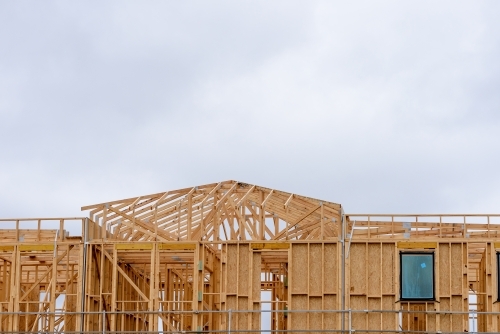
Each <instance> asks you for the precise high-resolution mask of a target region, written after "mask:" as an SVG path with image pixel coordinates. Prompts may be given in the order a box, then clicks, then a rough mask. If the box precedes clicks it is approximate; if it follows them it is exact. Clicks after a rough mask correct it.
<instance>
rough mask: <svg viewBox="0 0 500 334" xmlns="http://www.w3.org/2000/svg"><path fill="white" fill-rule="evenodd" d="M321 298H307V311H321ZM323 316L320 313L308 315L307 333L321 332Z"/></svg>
mask: <svg viewBox="0 0 500 334" xmlns="http://www.w3.org/2000/svg"><path fill="white" fill-rule="evenodd" d="M322 304H323V301H322V298H321V297H309V310H321V309H323V305H322ZM322 320H323V314H322V313H321V312H312V313H310V314H309V328H308V329H309V331H314V330H315V329H316V330H318V329H319V330H321V329H322V327H323V326H322V325H323V321H322Z"/></svg>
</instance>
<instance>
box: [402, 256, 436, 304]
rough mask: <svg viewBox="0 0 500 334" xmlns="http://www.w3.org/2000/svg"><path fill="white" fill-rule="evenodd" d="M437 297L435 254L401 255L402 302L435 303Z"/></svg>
mask: <svg viewBox="0 0 500 334" xmlns="http://www.w3.org/2000/svg"><path fill="white" fill-rule="evenodd" d="M435 299H436V295H435V274H434V253H433V252H401V253H400V300H402V301H433V300H435Z"/></svg>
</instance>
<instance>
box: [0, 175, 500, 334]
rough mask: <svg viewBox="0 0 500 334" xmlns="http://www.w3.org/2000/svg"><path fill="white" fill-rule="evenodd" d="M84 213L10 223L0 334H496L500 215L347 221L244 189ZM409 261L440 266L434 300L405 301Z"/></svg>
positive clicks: (313, 203) (2, 266) (172, 195)
mask: <svg viewBox="0 0 500 334" xmlns="http://www.w3.org/2000/svg"><path fill="white" fill-rule="evenodd" d="M82 210H84V211H89V217H88V218H57V219H54V218H52V219H49V218H44V219H41V218H40V219H38V218H37V219H2V220H0V237H1V239H2V244H1V245H0V307H1V312H0V330H1V331H2V332H12V333H19V332H40V331H45V332H53V333H55V332H65V333H71V332H89V333H91V332H99V333H102V332H110V333H115V332H181V331H184V332H186V331H193V332H224V331H229V330H232V331H245V332H252V333H258V332H260V331H263V330H264V329H266V330H267V331H277V330H280V331H285V330H293V331H297V330H300V331H304V332H314V331H331V332H345V333H348V332H349V333H352V331H353V330H356V331H363V330H370V331H375V332H380V333H382V332H395V331H408V332H411V331H422V332H430V333H432V332H438V331H439V332H441V333H447V332H449V333H451V332H463V331H464V330H469V327H470V326H471V323H472V322H473V323H474V324H475V325H476V326H477V330H478V331H482V332H497V331H498V329H499V327H500V321H499V320H500V319H499V317H500V313H497V312H499V311H500V310H499V309H498V307H499V306H498V305H500V304H496V303H495V302H496V301H497V300H498V291H497V286H498V284H497V280H498V275H497V273H498V268H497V250H499V251H500V242H497V240H498V238H499V236H500V235H499V231H500V215H463V214H460V215H391V214H388V215H369V214H345V213H344V212H343V209H342V207H341V205H340V204H336V203H332V202H327V201H323V200H318V199H314V198H309V197H305V196H300V195H297V194H291V193H287V192H283V191H278V190H273V189H269V188H265V187H260V186H256V185H250V184H246V183H242V182H237V181H225V182H220V183H214V184H208V185H203V186H197V187H192V188H185V189H179V190H173V191H168V192H164V193H157V194H152V195H147V196H140V197H135V198H129V199H124V200H118V201H112V202H107V203H100V204H95V205H89V206H85V207H83V208H82ZM499 241H500V240H499ZM404 252H423V253H429V252H430V253H432V254H433V255H434V256H433V258H434V269H435V277H434V280H435V287H434V289H435V291H434V292H435V299H434V300H429V301H401V298H400V284H401V282H400V279H399V273H400V270H401V268H400V263H399V257H400V254H401V253H404ZM471 298H474V301H472V302H471ZM474 308H475V309H476V310H475V311H477V313H476V312H475V311H474V314H478V316H477V318H474V319H473V321H472V322H471V321H470V313H471V312H472V310H474ZM266 310H267V311H266ZM263 323H265V325H263Z"/></svg>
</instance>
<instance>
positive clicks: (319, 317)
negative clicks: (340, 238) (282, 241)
mask: <svg viewBox="0 0 500 334" xmlns="http://www.w3.org/2000/svg"><path fill="white" fill-rule="evenodd" d="M338 249H339V246H338V244H337V243H336V242H308V243H291V249H290V260H289V261H290V262H289V263H290V264H289V278H288V284H289V289H288V290H289V310H291V311H294V310H315V311H316V310H317V311H321V310H338V309H339V304H338V302H339V298H338V295H339V276H340V266H339V265H338V264H339V252H338ZM339 326H340V316H339V315H338V314H332V313H323V312H310V313H305V312H304V313H294V312H290V314H289V316H288V328H289V329H291V330H308V331H311V332H314V330H331V329H335V330H336V329H339V328H340V327H339Z"/></svg>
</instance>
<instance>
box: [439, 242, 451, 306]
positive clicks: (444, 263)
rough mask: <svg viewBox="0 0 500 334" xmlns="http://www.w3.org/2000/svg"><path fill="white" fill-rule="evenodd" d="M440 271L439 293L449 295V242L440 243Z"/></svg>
mask: <svg viewBox="0 0 500 334" xmlns="http://www.w3.org/2000/svg"><path fill="white" fill-rule="evenodd" d="M438 261H439V271H437V272H436V274H438V275H439V295H440V296H449V295H450V292H451V291H450V270H451V262H450V245H449V244H448V243H440V244H439V259H438Z"/></svg>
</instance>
